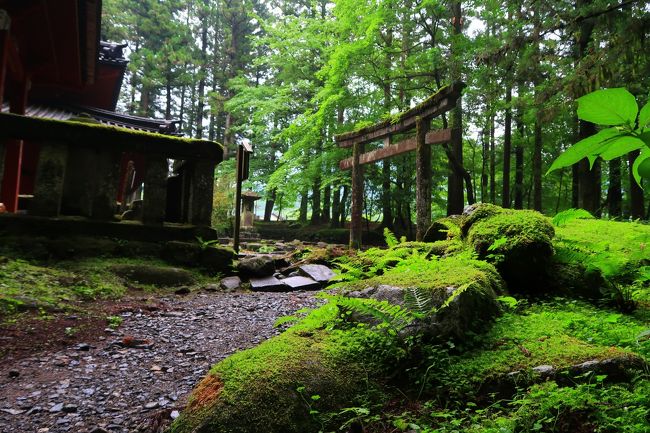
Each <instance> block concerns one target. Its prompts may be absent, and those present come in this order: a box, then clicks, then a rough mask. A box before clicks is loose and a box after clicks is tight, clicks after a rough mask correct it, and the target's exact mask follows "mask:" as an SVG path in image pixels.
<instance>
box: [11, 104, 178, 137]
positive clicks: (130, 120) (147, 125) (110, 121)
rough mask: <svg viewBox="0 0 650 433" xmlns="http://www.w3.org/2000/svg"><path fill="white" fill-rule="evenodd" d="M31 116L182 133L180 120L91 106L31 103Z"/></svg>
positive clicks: (28, 107)
mask: <svg viewBox="0 0 650 433" xmlns="http://www.w3.org/2000/svg"><path fill="white" fill-rule="evenodd" d="M8 111H9V104H8V103H6V102H5V103H4V104H3V105H2V112H8ZM25 115H26V116H29V117H41V118H45V119H54V120H71V119H74V118H79V117H92V118H93V119H95V120H97V121H98V122H99V123H102V124H104V125H109V126H117V127H120V128H128V129H133V130H137V131H146V132H159V133H161V134H168V135H181V134H180V133H178V132H177V128H176V125H177V124H178V123H179V121H178V120H162V119H151V118H147V117H139V116H132V115H129V114H120V113H116V112H114V111H108V110H102V109H99V108H91V107H72V106H55V105H50V104H30V105H28V106H27V109H26V110H25Z"/></svg>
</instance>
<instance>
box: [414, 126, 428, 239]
mask: <svg viewBox="0 0 650 433" xmlns="http://www.w3.org/2000/svg"><path fill="white" fill-rule="evenodd" d="M415 125H416V133H415V141H416V145H415V146H416V147H415V209H416V229H415V239H416V240H417V241H421V240H422V239H424V234H425V233H426V231H427V229H428V228H429V225H431V145H430V144H427V143H426V137H427V132H429V128H430V127H431V119H430V118H422V117H418V118H417V120H416V121H415Z"/></svg>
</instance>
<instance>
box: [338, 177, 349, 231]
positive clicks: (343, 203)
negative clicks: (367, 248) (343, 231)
mask: <svg viewBox="0 0 650 433" xmlns="http://www.w3.org/2000/svg"><path fill="white" fill-rule="evenodd" d="M349 195H350V187H349V186H348V185H343V196H342V197H341V202H340V203H339V214H340V215H339V216H340V218H341V221H340V222H339V227H345V221H346V220H347V217H348V215H347V212H346V211H345V210H346V209H347V204H348V196H349Z"/></svg>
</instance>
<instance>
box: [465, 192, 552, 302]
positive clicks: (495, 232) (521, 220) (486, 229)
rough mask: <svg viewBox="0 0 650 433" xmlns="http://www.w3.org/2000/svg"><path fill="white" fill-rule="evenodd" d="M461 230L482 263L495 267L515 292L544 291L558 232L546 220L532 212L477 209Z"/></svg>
mask: <svg viewBox="0 0 650 433" xmlns="http://www.w3.org/2000/svg"><path fill="white" fill-rule="evenodd" d="M461 230H462V231H463V232H465V233H466V234H465V236H466V242H467V244H468V245H469V247H471V248H472V249H473V250H474V251H475V252H476V253H477V254H478V256H479V258H480V259H482V260H487V261H490V262H492V263H494V264H495V266H496V267H497V269H498V271H499V273H500V274H501V276H502V277H503V278H504V280H505V281H506V282H507V283H508V288H509V290H511V291H515V292H529V293H534V292H536V291H538V290H540V289H543V286H544V285H545V283H544V281H545V279H546V276H547V271H548V267H549V265H550V263H551V260H552V256H553V244H552V239H553V236H555V230H554V229H553V226H552V225H551V222H550V221H549V219H548V218H547V217H545V216H544V215H542V214H540V213H539V212H536V211H531V210H511V209H502V208H500V207H498V206H494V205H486V204H481V205H477V206H476V207H475V208H474V209H473V212H472V213H470V214H469V215H467V216H466V219H465V220H464V222H463V225H462V227H461Z"/></svg>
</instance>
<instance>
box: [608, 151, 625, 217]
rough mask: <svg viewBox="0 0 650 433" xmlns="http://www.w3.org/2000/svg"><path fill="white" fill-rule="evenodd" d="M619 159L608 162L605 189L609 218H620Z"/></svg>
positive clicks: (621, 199) (621, 197) (621, 198)
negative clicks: (607, 180)
mask: <svg viewBox="0 0 650 433" xmlns="http://www.w3.org/2000/svg"><path fill="white" fill-rule="evenodd" d="M622 201H623V194H622V192H621V159H620V158H616V159H612V160H611V161H609V187H608V188H607V209H608V212H609V217H610V218H615V217H620V216H621V212H622V209H621V202H622Z"/></svg>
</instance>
